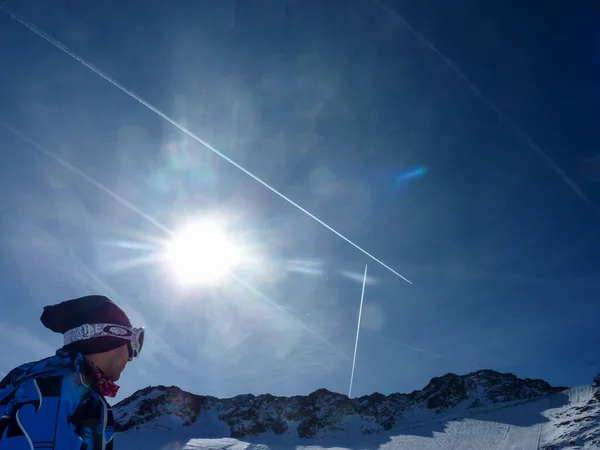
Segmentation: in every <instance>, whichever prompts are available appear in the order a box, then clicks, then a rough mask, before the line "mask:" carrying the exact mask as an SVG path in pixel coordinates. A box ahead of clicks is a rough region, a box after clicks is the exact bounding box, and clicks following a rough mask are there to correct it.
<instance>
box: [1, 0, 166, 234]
mask: <svg viewBox="0 0 600 450" xmlns="http://www.w3.org/2000/svg"><path fill="white" fill-rule="evenodd" d="M0 6H1V5H0ZM0 125H2V126H3V127H4V128H6V129H7V130H9V131H10V132H11V133H14V134H15V135H16V136H18V137H20V138H21V139H23V140H24V141H25V142H27V143H28V144H29V145H31V146H32V147H34V148H35V149H36V150H38V151H40V152H42V153H43V154H45V155H46V156H48V157H49V158H51V159H53V160H54V161H56V162H57V163H58V164H60V165H61V166H63V167H65V168H67V169H69V170H70V171H71V172H73V173H74V174H76V175H79V176H80V177H81V178H83V179H84V180H85V181H87V182H88V183H90V184H92V185H94V186H95V187H97V188H98V189H100V190H101V191H102V192H104V193H105V194H106V195H108V196H109V197H112V198H113V199H114V200H116V201H117V202H119V203H121V204H122V205H124V206H125V207H127V208H129V209H130V210H132V211H134V212H135V213H137V214H139V215H140V216H142V217H143V218H144V219H146V220H147V221H148V222H150V223H151V224H152V225H154V226H156V227H157V228H158V229H159V230H161V231H163V232H165V233H166V234H168V235H169V236H173V232H172V231H171V230H170V229H169V228H167V227H166V226H164V225H163V224H162V223H160V222H159V221H158V220H156V219H155V218H153V217H152V216H150V215H148V214H146V213H145V212H144V211H142V210H141V209H139V208H138V207H137V206H135V205H134V204H133V203H131V202H129V201H127V200H125V199H124V198H123V197H121V196H120V195H119V194H117V193H116V192H115V191H113V190H112V189H109V188H108V187H106V186H104V185H103V184H102V183H100V182H99V181H96V180H94V179H93V178H92V177H90V176H89V175H88V174H86V173H85V172H82V171H81V170H79V169H78V168H77V167H75V166H74V165H73V164H71V163H69V162H68V161H65V160H64V159H63V158H61V157H60V156H58V155H57V154H56V153H54V152H51V151H50V150H48V149H46V148H44V147H42V146H41V145H40V144H38V143H37V142H35V141H34V140H33V139H31V138H30V137H29V136H27V135H25V134H23V133H22V132H20V131H19V130H17V129H16V128H15V127H13V126H12V125H10V124H8V123H6V122H5V121H4V120H2V119H0Z"/></svg>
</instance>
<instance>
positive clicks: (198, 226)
mask: <svg viewBox="0 0 600 450" xmlns="http://www.w3.org/2000/svg"><path fill="white" fill-rule="evenodd" d="M166 258H167V261H168V262H169V264H170V265H171V268H172V270H173V272H174V274H175V276H176V277H177V278H178V279H179V281H180V282H182V283H183V284H186V285H190V284H199V283H213V282H215V281H218V280H219V279H220V278H221V277H222V276H223V275H225V274H226V273H227V272H228V271H229V269H231V268H232V267H233V266H234V265H236V264H237V263H238V261H239V254H238V251H237V249H236V248H235V245H234V244H233V243H232V242H230V241H229V240H228V239H227V235H226V233H225V230H224V229H223V227H221V226H220V225H219V224H218V223H217V222H213V221H205V222H198V223H194V224H191V225H188V226H187V227H185V228H183V229H182V230H181V231H180V232H179V233H177V234H176V235H175V236H174V238H173V239H172V240H171V241H170V242H169V243H168V245H167V248H166Z"/></svg>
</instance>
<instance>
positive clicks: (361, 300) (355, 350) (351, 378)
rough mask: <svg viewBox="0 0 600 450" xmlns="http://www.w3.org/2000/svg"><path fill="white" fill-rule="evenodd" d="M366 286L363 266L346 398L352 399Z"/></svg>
mask: <svg viewBox="0 0 600 450" xmlns="http://www.w3.org/2000/svg"><path fill="white" fill-rule="evenodd" d="M366 284H367V265H366V264H365V275H364V277H363V285H362V292H361V294H360V308H359V309H358V325H357V327H356V341H355V342H354V357H353V358H352V374H351V375H350V388H349V389H348V398H352V383H353V382H354V369H355V367H356V353H357V351H358V337H359V335H360V320H361V318H362V309H363V301H364V299H365V286H366Z"/></svg>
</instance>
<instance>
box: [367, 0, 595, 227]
mask: <svg viewBox="0 0 600 450" xmlns="http://www.w3.org/2000/svg"><path fill="white" fill-rule="evenodd" d="M373 1H374V2H375V3H376V4H377V5H378V6H379V7H380V8H382V9H383V10H384V11H386V12H387V13H389V14H391V15H393V16H395V17H396V18H397V19H398V20H400V22H401V23H402V25H403V26H404V27H405V28H406V29H407V30H408V31H410V32H411V33H412V34H413V35H414V36H415V37H416V38H417V39H419V40H420V41H421V42H422V43H423V44H424V45H425V46H426V47H427V48H428V49H429V50H431V51H432V52H433V53H435V54H436V55H437V56H438V57H439V58H440V59H441V60H442V61H444V63H445V64H446V65H447V66H448V67H449V68H450V69H452V71H454V73H455V74H456V75H457V76H458V78H461V79H462V80H463V81H464V82H465V83H466V84H467V86H468V87H469V89H470V90H471V92H472V93H473V94H475V96H477V97H479V98H480V99H481V100H482V101H483V102H484V103H485V104H486V105H487V106H488V107H489V108H490V109H491V110H492V111H493V112H494V113H495V114H496V116H497V117H498V119H499V120H500V121H501V122H504V123H506V124H507V125H508V127H509V128H510V129H511V130H512V131H513V132H514V133H515V134H516V135H517V136H518V137H519V138H520V139H521V140H522V141H523V142H524V143H525V144H526V145H527V147H529V148H530V150H532V151H534V152H535V153H537V154H538V155H539V156H540V157H541V158H542V159H543V160H544V161H545V162H546V164H547V165H548V166H549V167H550V168H551V169H552V170H553V171H554V172H556V174H557V175H558V176H559V177H560V178H561V179H562V180H563V181H564V183H565V184H566V185H567V186H568V187H569V188H570V189H571V190H572V191H573V192H574V193H575V194H576V195H577V196H578V197H579V198H580V199H581V200H582V201H583V202H584V203H586V204H587V205H588V206H589V207H590V208H591V209H592V210H593V211H594V212H595V213H596V214H597V215H600V208H599V207H598V206H596V204H595V203H593V202H592V201H591V200H590V199H589V198H588V197H587V195H585V194H584V193H583V191H582V190H581V188H580V187H579V186H578V185H577V183H575V181H574V180H573V179H572V178H571V177H569V176H568V175H567V174H566V172H565V171H564V170H563V169H562V168H561V167H560V166H559V165H558V164H557V163H556V162H555V161H554V160H553V159H552V158H550V156H548V154H547V153H546V152H545V151H544V150H542V149H541V148H540V146H539V145H537V144H536V143H535V142H534V141H533V139H531V138H530V137H529V136H527V135H526V134H525V132H524V131H522V130H521V129H520V128H519V127H518V126H517V124H516V123H515V122H514V121H513V120H512V119H510V118H509V117H508V116H507V115H506V114H504V113H503V112H502V111H500V109H499V108H498V107H497V106H496V104H495V103H494V102H493V101H492V100H491V99H490V98H489V97H488V96H486V95H485V94H484V93H483V92H482V91H481V89H479V88H478V87H477V85H476V84H475V83H474V82H473V81H471V79H470V78H469V77H467V76H466V75H465V73H464V72H463V71H462V70H461V69H460V68H459V67H458V66H457V65H456V64H455V63H454V62H453V61H452V60H451V59H450V58H448V57H447V56H446V55H444V54H443V53H442V52H441V51H439V50H438V49H437V48H436V47H435V46H434V45H433V44H432V43H431V41H429V40H428V39H427V38H426V37H425V36H423V35H422V34H421V33H419V32H418V31H417V30H416V29H415V28H413V27H412V26H411V25H410V24H409V23H408V22H407V21H406V19H405V18H404V16H403V15H402V14H401V13H399V12H398V11H395V10H393V9H392V8H390V7H389V6H387V5H386V4H384V3H383V1H382V0H373Z"/></svg>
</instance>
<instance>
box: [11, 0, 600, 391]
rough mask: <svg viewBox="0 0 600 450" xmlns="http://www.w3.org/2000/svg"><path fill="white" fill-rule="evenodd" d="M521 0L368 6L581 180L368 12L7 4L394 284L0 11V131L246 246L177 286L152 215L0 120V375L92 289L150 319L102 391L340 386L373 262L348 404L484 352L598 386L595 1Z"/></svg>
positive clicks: (484, 359)
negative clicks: (46, 324)
mask: <svg viewBox="0 0 600 450" xmlns="http://www.w3.org/2000/svg"><path fill="white" fill-rule="evenodd" d="M534 3H535V4H537V5H538V6H536V7H534V6H532V7H531V8H530V9H528V10H527V9H523V7H522V6H521V5H520V3H518V2H516V1H509V2H502V6H494V5H492V4H489V2H487V3H485V5H483V4H482V2H477V1H474V0H473V1H471V0H469V1H467V0H462V1H460V2H453V4H452V7H450V6H449V5H448V2H444V1H441V0H435V1H434V0H431V1H423V2H406V1H399V0H387V1H386V2H385V5H387V8H388V9H391V10H394V11H398V12H400V13H401V14H402V16H403V17H404V19H405V20H407V21H408V22H409V23H410V24H411V25H412V26H413V27H414V29H415V30H417V31H418V32H419V33H421V34H422V35H423V36H425V37H426V38H427V39H429V40H430V41H431V42H432V43H433V44H434V45H435V46H436V47H437V48H438V50H439V51H441V52H442V53H443V54H444V55H445V56H446V57H448V58H450V59H451V60H452V61H453V62H454V64H455V65H456V66H457V67H459V68H460V70H461V71H462V72H463V73H464V74H466V75H467V76H468V77H469V79H470V80H471V82H472V83H475V84H476V85H477V86H478V87H479V88H480V89H481V91H482V92H483V93H484V95H485V96H486V98H488V99H490V100H491V101H492V102H493V103H494V104H495V107H496V108H497V109H498V110H500V111H501V112H502V114H505V115H506V116H507V117H510V118H511V119H512V120H513V121H514V123H515V124H516V125H517V126H518V127H519V128H520V130H522V131H523V132H524V133H525V134H526V136H527V137H528V138H530V139H532V140H533V141H535V143H537V145H538V146H539V148H541V149H542V150H543V151H544V152H545V153H546V154H547V155H548V156H549V157H550V158H552V159H553V160H554V161H555V162H556V164H557V165H558V166H559V167H560V168H561V170H563V171H564V173H565V174H566V175H567V176H568V177H569V178H570V179H572V180H573V181H574V182H575V183H577V185H578V186H579V188H580V189H581V194H582V195H577V194H576V193H575V192H574V191H573V189H571V188H570V187H569V186H568V185H567V183H565V181H564V178H563V177H561V176H560V175H559V174H557V171H556V170H553V169H551V168H550V167H549V166H548V164H547V163H546V162H545V161H544V159H543V158H542V157H540V155H539V154H537V153H536V152H535V151H533V150H532V148H531V145H530V144H528V143H527V142H526V140H525V139H524V138H523V136H518V135H517V134H515V133H514V131H513V130H512V129H511V127H510V126H509V125H508V124H507V123H506V122H505V121H504V122H503V121H500V120H499V117H498V114H497V112H495V111H494V110H493V109H492V108H490V106H489V105H488V104H487V103H486V102H485V101H483V100H482V99H481V98H480V97H478V96H477V95H475V94H474V92H473V89H472V86H469V84H468V83H466V82H465V81H464V80H463V79H461V78H460V77H458V76H457V74H456V72H455V71H453V70H452V69H450V68H449V66H448V65H447V64H446V63H445V62H444V60H443V59H442V58H441V57H440V56H439V55H438V54H436V53H435V52H433V51H432V50H431V49H430V48H429V47H428V46H427V45H426V44H425V43H423V42H422V41H420V40H419V39H418V38H417V37H416V36H415V34H414V33H411V32H410V31H409V30H408V29H407V28H406V27H405V26H403V25H402V23H401V21H400V20H399V18H398V17H397V16H395V15H394V14H392V13H390V11H388V10H386V9H385V8H382V7H381V5H379V4H378V3H377V2H376V1H370V0H361V1H359V0H349V1H346V2H316V1H308V2H307V1H300V0H285V1H275V0H268V1H266V2H251V1H248V2H242V1H231V0H221V1H219V2H208V1H197V2H179V3H170V4H168V3H167V2H160V1H144V2H140V1H137V0H136V1H130V2H127V5H126V6H122V3H118V2H114V1H106V2H75V1H61V2H52V5H50V3H48V2H27V3H23V2H16V1H8V2H7V3H6V4H7V5H8V6H11V7H12V8H14V9H15V10H16V11H18V12H19V13H20V14H22V15H23V16H25V17H26V18H27V19H28V20H30V21H32V22H33V23H35V24H36V25H37V26H39V27H40V28H42V29H43V30H45V31H46V32H47V33H49V34H50V35H51V36H53V37H54V38H56V39H58V40H59V41H61V42H62V43H64V44H65V45H67V46H68V47H69V48H70V49H72V50H73V51H75V52H76V53H78V54H80V55H81V56H82V57H84V58H86V59H87V60H89V61H90V62H92V63H93V64H94V65H95V66H97V67H99V68H100V69H101V70H103V71H104V72H106V73H107V74H109V75H110V76H111V77H114V78H115V79H116V80H117V81H119V82H120V83H122V84H123V85H125V86H127V87H128V88H130V89H131V90H133V91H135V92H136V93H137V94H138V95H140V96H142V97H143V98H144V99H146V100H148V101H149V102H151V103H152V104H154V105H156V106H157V107H158V108H160V109H161V110H163V111H164V112H165V113H167V114H168V115H169V116H171V117H173V118H174V119H175V120H177V121H179V122H181V123H182V124H183V125H185V126H186V127H188V128H189V129H191V130H192V131H193V132H194V133H196V134H197V135H199V136H200V137H202V139H204V140H206V141H207V142H209V143H210V144H211V145H213V146H214V147H215V148H217V149H219V150H220V151H221V152H223V153H224V154H226V155H228V156H229V157H231V158H232V159H234V160H235V161H236V162H238V163H239V164H241V165H243V166H244V167H246V168H247V169H248V170H250V171H251V172H253V173H254V174H256V175H257V176H258V177H260V178H261V179H263V180H265V181H266V182H268V183H269V184H271V185H272V186H274V187H275V188H277V189H278V190H280V191H281V192H282V193H284V194H285V195H287V196H289V197H290V198H291V199H293V200H294V201H296V202H297V203H299V204H300V205H302V206H303V207H305V208H307V209H308V210H309V211H311V212H313V213H314V214H315V215H317V216H318V217H320V218H321V219H322V220H324V221H326V222H327V223H329V224H330V225H331V226H333V227H334V228H335V229H337V230H338V231H340V232H341V233H343V234H344V235H346V236H348V237H349V238H350V239H352V240H353V241H355V242H357V243H358V244H359V245H361V246H363V247H364V248H365V249H367V250H368V251H370V252H371V253H373V254H374V255H376V256H377V257H378V258H380V259H381V260H383V261H385V262H386V263H387V264H389V265H390V266H392V267H393V268H394V269H395V270H397V271H398V272H400V273H402V274H403V275H404V276H406V277H407V278H409V279H410V280H411V281H412V282H413V284H412V285H410V284H408V283H406V282H404V281H403V280H401V279H399V278H398V277H396V276H394V275H393V274H391V273H390V272H389V271H387V270H385V269H384V268H383V267H381V266H378V265H377V264H375V263H373V262H372V261H370V260H369V259H368V258H367V257H365V255H363V254H362V253H360V252H359V251H357V250H356V249H355V248H353V247H352V246H350V245H349V244H347V243H346V242H344V241H343V240H341V239H340V238H338V237H337V236H335V235H334V234H332V233H331V232H330V231H328V230H326V229H325V228H323V227H322V226H321V225H319V224H318V223H316V222H315V221H314V220H312V219H310V218H309V217H307V216H306V215H304V214H303V213H302V212H300V211H298V210H297V209H295V208H294V207H292V206H291V205H290V204H288V203H286V202H285V201H283V200H282V199H281V198H279V197H277V196H276V195H274V194H273V193H272V192H270V191H269V190H267V189H265V188H264V187H263V186H261V185H259V184H258V183H257V182H256V181H254V180H252V179H251V178H249V177H248V176H246V175H245V174H243V173H242V172H241V171H239V170H238V169H237V168H235V167H233V166H232V165H230V164H229V163H227V162H226V161H224V160H222V159H220V158H219V157H218V156H217V155H215V154H214V153H211V152H210V151H208V150H207V149H206V148H204V147H203V146H202V145H200V144H198V143H197V142H195V141H194V140H192V139H190V138H189V137H187V136H186V135H185V134H184V133H182V132H181V131H180V130H178V129H177V128H175V127H174V126H172V125H171V124H169V123H168V122H166V121H165V120H163V119H161V118H160V117H158V116H157V115H156V114H155V113H153V112H151V111H150V110H148V109H147V108H145V107H144V106H142V105H140V104H139V103H137V102H136V101H134V100H133V99H132V98H130V97H128V96H127V95H125V94H124V93H123V92H121V91H119V90H118V89H116V88H115V87H114V86H112V85H110V84H109V83H108V82H106V81H105V80H103V79H101V78H100V77H99V76H97V75H95V74H94V73H92V72H91V71H90V70H88V69H87V68H85V67H84V66H83V65H81V64H80V63H78V62H77V61H75V60H73V59H72V58H70V57H69V56H67V55H65V54H64V53H62V52H61V51H59V50H57V49H56V48H55V47H52V46H51V45H50V44H48V43H47V42H46V41H44V40H43V39H41V38H40V37H39V36H36V35H35V34H34V33H32V32H31V31H29V30H28V29H26V28H25V27H24V26H22V25H20V24H19V23H17V22H16V21H14V20H11V19H10V18H9V16H7V15H6V14H1V15H0V55H2V57H1V58H2V64H0V120H1V121H2V122H3V123H8V124H10V126H12V127H14V128H16V129H18V130H19V131H20V133H22V134H23V135H25V136H27V138H28V139H30V140H34V141H35V142H37V143H38V144H39V146H40V147H42V148H44V149H46V150H48V151H50V152H53V153H54V154H55V155H57V156H59V157H60V158H62V159H63V160H64V161H66V162H68V163H69V164H71V165H72V166H73V167H75V168H77V170H79V171H81V172H83V173H85V174H86V175H87V176H88V177H91V178H93V179H94V180H96V181H97V182H99V183H101V184H102V185H104V186H106V187H107V188H108V189H110V190H111V191H112V192H113V193H115V194H116V195H118V196H120V197H121V198H123V199H126V200H127V201H128V202H130V203H131V204H132V205H134V206H135V208H137V209H139V210H140V211H142V212H143V213H144V214H145V215H147V216H149V217H152V218H153V220H154V221H157V222H159V223H161V224H163V225H164V226H165V227H168V228H169V229H173V230H176V229H177V228H178V227H179V226H180V225H181V224H182V223H184V222H185V221H186V220H189V219H190V218H194V217H196V218H197V217H205V216H206V217H212V216H215V215H218V216H219V217H221V218H225V220H226V221H227V224H228V229H229V230H230V233H231V234H232V236H234V238H235V239H236V240H237V241H239V242H241V243H243V245H244V248H245V249H246V252H247V253H248V254H249V255H250V256H251V257H252V258H251V259H252V260H251V262H249V263H247V264H243V265H240V266H239V267H237V268H236V271H235V276H236V277H237V280H235V279H231V278H230V279H227V280H224V281H223V282H222V283H220V284H218V285H214V286H196V287H193V288H190V287H187V288H183V287H181V286H180V285H178V284H177V283H176V282H175V280H174V279H173V276H172V273H171V272H170V270H169V267H168V266H167V265H166V264H165V263H164V262H161V261H157V258H156V257H155V256H156V254H157V253H158V252H159V251H160V249H161V248H162V243H163V242H164V241H165V239H167V236H166V234H165V233H164V231H161V230H160V229H159V228H157V227H156V226H155V225H153V224H152V223H150V222H149V221H148V220H147V219H146V218H144V217H142V216H141V215H140V214H138V213H137V212H135V211H133V210H132V209H131V208H128V207H126V206H125V205H124V204H123V203H119V202H118V201H115V199H114V198H113V197H111V196H110V195H107V194H106V193H105V192H103V191H102V190H100V189H98V188H97V187H96V186H94V185H93V184H91V183H89V182H88V181H86V180H85V179H83V178H82V177H80V176H78V175H77V174H76V173H74V172H73V171H71V170H68V169H67V168H65V167H64V166H62V165H60V164H58V163H57V162H56V160H53V159H52V158H49V157H48V156H47V155H46V154H44V153H43V151H40V150H39V149H36V148H35V147H34V146H32V145H30V144H29V143H27V142H26V141H25V140H24V139H23V138H22V137H19V136H17V135H16V134H15V133H13V132H11V131H9V130H8V129H7V128H6V127H5V126H3V127H0V149H1V151H0V188H1V189H2V192H3V195H2V196H1V197H0V211H2V214H0V227H1V232H0V246H1V251H0V269H1V272H2V276H1V277H0V298H2V311H3V313H2V315H1V316H0V335H1V336H2V341H3V342H4V348H3V351H2V353H1V355H0V371H2V372H7V371H8V370H10V369H11V368H12V367H13V366H14V365H17V364H20V363H23V362H27V361H30V360H34V359H38V358H42V357H44V356H47V355H49V354H52V353H53V352H54V350H55V349H56V348H57V347H59V346H60V345H61V336H59V335H55V334H53V333H51V332H50V331H48V330H46V329H44V328H43V327H42V325H41V323H40V322H39V316H40V314H41V311H42V307H43V306H44V305H47V304H53V303H58V302H60V301H62V300H65V299H69V298H74V297H78V296H80V295H85V294H90V293H103V294H106V295H109V296H110V297H111V298H113V299H115V301H117V302H118V303H120V304H121V305H122V306H123V307H124V308H125V309H126V311H128V313H129V314H130V315H131V317H132V319H133V320H134V321H135V322H136V323H138V324H142V325H144V326H146V327H147V330H148V332H147V337H146V345H145V348H144V352H143V353H142V356H141V357H140V358H139V359H138V360H136V361H135V362H134V363H132V364H131V365H130V366H129V367H128V369H127V371H126V372H125V374H124V375H123V378H122V380H121V381H120V384H121V386H122V390H121V393H120V394H119V397H118V398H123V397H124V396H126V395H129V394H131V393H132V392H133V391H134V390H136V389H139V388H143V387H145V386H148V385H151V384H152V385H156V384H166V385H178V386H180V387H181V388H183V389H185V390H189V391H192V392H195V393H200V394H210V395H217V396H233V395H236V394H240V393H248V392H250V393H254V394H259V393H264V392H270V393H272V394H275V395H294V394H306V393H309V392H311V391H313V390H315V389H318V388H321V387H325V388H328V389H330V390H334V391H338V392H347V390H348V383H349V380H350V369H351V364H352V352H353V349H354V338H355V333H356V321H357V315H358V306H359V299H360V292H361V277H362V272H363V270H364V265H365V263H369V274H370V278H369V283H368V284H367V287H366V292H365V306H364V311H363V328H362V331H361V339H360V344H359V351H358V359H357V367H356V374H355V378H354V388H353V393H354V394H355V395H362V394H368V393H372V392H374V391H378V392H382V393H391V392H407V391H411V390H413V389H418V388H421V387H422V386H424V385H425V384H426V383H427V382H428V381H429V379H430V378H431V377H433V376H437V375H441V374H444V373H447V372H455V373H466V372H469V371H473V370H477V369H481V368H492V369H496V370H500V371H510V372H513V373H515V374H517V375H518V376H520V377H535V378H544V379H546V380H548V381H549V382H551V383H553V384H560V385H578V384H584V383H587V382H589V381H590V380H591V377H592V376H593V375H594V374H595V373H596V371H598V370H600V361H599V360H598V357H597V351H596V350H597V348H598V345H599V344H600V342H599V340H600V337H599V336H598V333H597V317H598V313H600V303H599V302H598V295H599V294H600V287H599V286H598V283H597V281H596V280H597V273H598V269H599V268H600V262H599V259H598V255H599V250H600V242H599V235H598V232H597V229H598V225H599V224H600V215H598V214H597V213H596V212H595V210H596V209H597V208H598V207H597V206H595V205H600V186H599V184H598V181H599V180H600V176H598V172H597V171H596V170H595V169H594V167H593V165H592V164H591V163H590V162H589V161H588V160H589V159H590V158H592V157H594V156H595V155H596V154H597V152H598V143H599V138H598V132H597V125H596V124H597V118H598V113H599V112H600V107H599V101H600V83H599V82H598V80H599V76H600V71H599V69H600V64H599V62H598V61H599V57H600V28H599V26H598V23H600V21H599V19H600V14H599V13H598V11H597V8H596V10H594V8H593V5H592V4H591V3H592V2H589V3H588V5H587V6H586V5H584V4H583V3H580V4H579V5H578V7H579V9H577V10H575V9H573V10H566V11H565V10H564V8H559V7H558V5H557V6H553V4H551V3H550V4H549V3H547V2H542V1H541V0H540V1H537V0H536V2H534ZM532 5H533V4H532ZM542 5H544V7H543V8H542ZM586 8H587V10H586ZM515 11H518V13H517V12H515ZM596 164H597V163H596ZM420 168H424V169H425V170H419V169H420ZM406 174H412V175H413V176H408V177H407V176H405V175H406ZM582 196H585V198H586V199H587V200H589V202H586V201H585V200H584V199H583V198H582ZM132 262H133V263H132ZM240 280H242V282H240ZM247 286H251V288H248V287H247Z"/></svg>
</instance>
